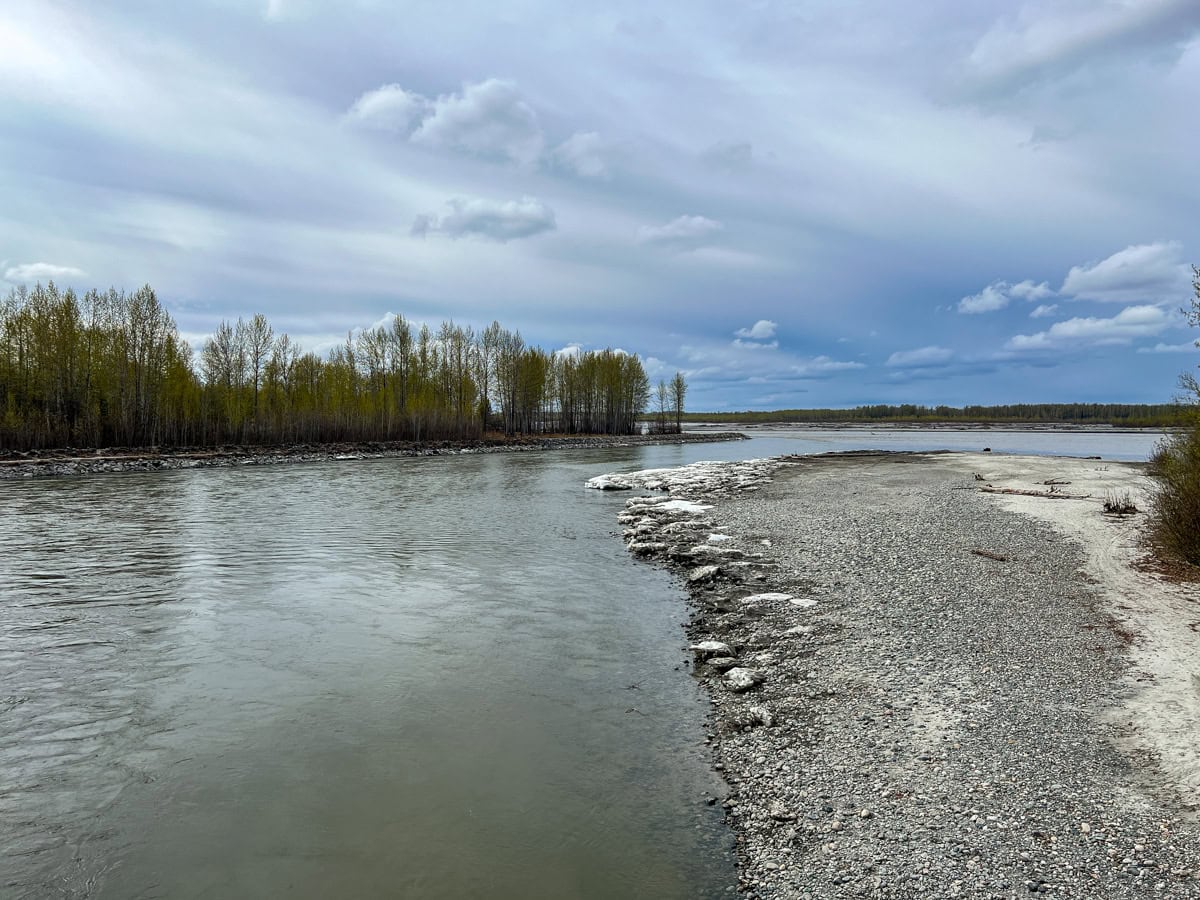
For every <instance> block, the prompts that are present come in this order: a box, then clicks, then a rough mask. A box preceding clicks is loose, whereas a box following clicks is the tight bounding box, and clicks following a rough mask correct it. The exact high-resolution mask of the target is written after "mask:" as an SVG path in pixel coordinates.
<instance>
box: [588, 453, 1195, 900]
mask: <svg viewBox="0 0 1200 900" xmlns="http://www.w3.org/2000/svg"><path fill="white" fill-rule="evenodd" d="M1047 482H1051V483H1050V484H1047ZM592 486H594V487H609V488H623V487H624V488H631V489H633V490H634V492H635V493H636V494H638V496H637V497H635V498H633V499H631V500H630V501H629V503H628V504H627V508H626V510H625V513H624V514H623V516H622V522H623V524H625V526H626V538H627V541H628V542H629V547H630V550H631V552H633V553H635V554H636V555H639V556H642V557H646V558H650V559H656V560H659V561H662V562H664V563H666V564H668V565H671V566H673V567H676V568H677V569H678V570H679V571H680V572H681V574H682V575H683V577H684V578H685V579H686V580H687V583H688V586H689V590H690V592H691V594H692V597H693V599H694V601H695V612H694V616H693V620H692V623H691V637H692V639H693V643H692V647H691V654H692V656H693V658H694V659H695V670H696V675H697V677H699V678H701V679H703V680H704V682H705V683H706V684H707V685H708V687H709V689H710V693H711V697H712V701H713V711H712V722H711V738H710V740H711V742H712V744H713V752H714V757H715V765H717V766H718V767H719V768H720V769H721V770H722V771H723V772H724V774H725V776H726V779H727V782H728V784H729V794H728V796H727V797H724V798H718V799H719V800H720V801H721V802H723V803H724V805H725V808H726V810H727V814H728V820H729V822H730V825H731V827H732V828H733V830H734V833H735V835H736V837H737V841H738V856H739V865H740V873H741V884H740V885H739V887H740V889H741V890H743V891H744V892H746V893H747V894H748V895H750V896H755V897H764V898H765V897H772V898H774V897H780V898H801V897H1019V896H1029V895H1030V894H1039V893H1040V894H1045V895H1049V896H1055V897H1078V898H1109V897H1112V898H1120V897H1149V896H1153V897H1200V824H1198V821H1197V820H1198V816H1197V811H1198V810H1200V586H1197V585H1181V584H1174V583H1171V582H1169V581H1167V580H1164V579H1162V578H1160V577H1158V576H1156V575H1154V574H1150V573H1148V572H1147V571H1146V570H1145V569H1144V568H1143V567H1140V566H1139V565H1138V561H1139V558H1140V556H1141V554H1142V548H1141V544H1140V534H1141V529H1142V527H1143V524H1144V514H1143V513H1139V514H1134V515H1131V516H1127V517H1125V518H1116V517H1112V516H1108V515H1106V514H1105V513H1104V512H1103V510H1102V505H1103V501H1104V500H1105V498H1106V497H1108V496H1115V495H1123V494H1126V493H1128V494H1129V495H1130V498H1131V499H1132V500H1133V501H1134V502H1135V503H1136V504H1137V505H1138V506H1139V508H1141V509H1142V510H1144V509H1145V508H1146V498H1145V492H1146V489H1147V486H1148V482H1147V479H1146V476H1145V475H1144V474H1143V469H1142V467H1141V466H1139V465H1135V464H1125V463H1112V462H1104V461H1097V460H1081V459H1062V458H1045V457H1012V456H997V455H993V454H926V455H907V454H904V455H901V454H874V455H872V454H843V455H837V456H832V457H809V458H793V459H790V460H764V461H751V462H748V463H734V464H698V465H697V466H691V467H686V468H684V469H678V470H670V471H660V472H650V473H640V474H638V475H635V476H612V477H610V478H608V479H607V480H606V479H597V480H595V483H594V484H593V485H592ZM1003 491H1021V492H1023V493H1003Z"/></svg>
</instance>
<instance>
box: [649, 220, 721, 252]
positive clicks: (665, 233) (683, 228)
mask: <svg viewBox="0 0 1200 900" xmlns="http://www.w3.org/2000/svg"><path fill="white" fill-rule="evenodd" d="M722 229H723V226H722V225H721V223H720V222H717V221H715V220H714V219H708V218H705V217H704V216H679V217H678V218H676V219H672V220H671V221H670V222H668V223H667V224H666V225H643V226H642V227H641V228H639V229H638V242H639V243H642V244H656V245H659V246H665V247H679V248H688V247H698V246H701V245H702V244H704V243H706V242H707V241H708V239H709V238H712V237H713V236H714V235H716V234H718V233H719V232H720V231H721V230H722Z"/></svg>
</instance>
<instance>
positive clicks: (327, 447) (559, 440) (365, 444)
mask: <svg viewBox="0 0 1200 900" xmlns="http://www.w3.org/2000/svg"><path fill="white" fill-rule="evenodd" d="M745 438H746V436H745V435H744V434H741V433H739V432H737V431H721V432H712V431H704V432H684V433H682V434H616V435H612V434H610V435H605V434H580V435H525V436H515V437H504V436H501V435H489V436H487V437H484V438H479V439H476V440H468V441H359V442H340V443H329V444H323V443H298V444H286V445H264V446H256V445H247V444H231V445H223V446H218V447H174V448H159V447H104V448H99V449H79V448H59V449H53V450H28V451H17V450H0V480H6V479H9V480H11V479H25V478H47V477H54V476H64V475H94V474H101V473H110V472H150V471H159V470H171V469H197V468H209V467H214V466H247V465H252V466H264V465H277V464H283V463H302V462H328V461H331V460H353V459H391V458H402V457H419V456H451V455H456V454H470V453H518V452H526V451H536V450H593V449H602V448H608V447H641V446H647V445H654V444H698V443H710V442H714V441H740V440H745Z"/></svg>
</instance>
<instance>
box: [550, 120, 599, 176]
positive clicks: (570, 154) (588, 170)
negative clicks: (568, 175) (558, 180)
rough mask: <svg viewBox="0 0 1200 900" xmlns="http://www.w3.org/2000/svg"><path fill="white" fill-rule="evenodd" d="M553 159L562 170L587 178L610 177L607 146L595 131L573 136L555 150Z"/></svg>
mask: <svg viewBox="0 0 1200 900" xmlns="http://www.w3.org/2000/svg"><path fill="white" fill-rule="evenodd" d="M551 158H552V159H553V161H554V162H555V163H556V164H558V165H559V166H561V167H562V168H564V169H567V170H568V171H570V172H574V173H575V174H576V175H582V176H583V177H585V178H604V177H606V176H607V175H608V164H607V162H606V160H605V145H604V142H603V141H602V140H601V139H600V135H598V134H597V133H596V132H594V131H581V132H577V133H575V134H573V135H571V136H570V137H569V138H567V139H566V140H565V141H563V142H562V143H561V144H559V145H558V146H557V147H555V148H554V152H553V153H552V154H551Z"/></svg>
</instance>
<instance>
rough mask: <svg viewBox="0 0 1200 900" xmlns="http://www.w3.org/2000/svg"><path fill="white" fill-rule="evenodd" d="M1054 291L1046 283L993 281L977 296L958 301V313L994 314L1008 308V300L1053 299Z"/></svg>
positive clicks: (973, 295) (1031, 300)
mask: <svg viewBox="0 0 1200 900" xmlns="http://www.w3.org/2000/svg"><path fill="white" fill-rule="evenodd" d="M1053 296H1054V291H1053V290H1052V289H1051V288H1050V286H1049V285H1048V284H1047V283H1046V282H1044V281H1043V282H1042V283H1040V284H1034V283H1033V282H1032V281H1030V280H1028V279H1026V280H1025V281H1020V282H1018V283H1016V284H1009V283H1008V282H1007V281H994V282H992V283H991V284H989V285H988V286H987V287H985V288H984V289H983V290H982V291H980V292H979V293H978V294H972V295H971V296H970V297H963V298H962V299H961V300H959V301H958V311H959V312H960V313H965V314H967V315H972V314H978V313H986V312H995V311H996V310H998V309H1004V307H1006V306H1008V302H1009V300H1012V299H1017V300H1025V301H1027V302H1033V301H1034V300H1042V299H1044V298H1046V297H1053Z"/></svg>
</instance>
